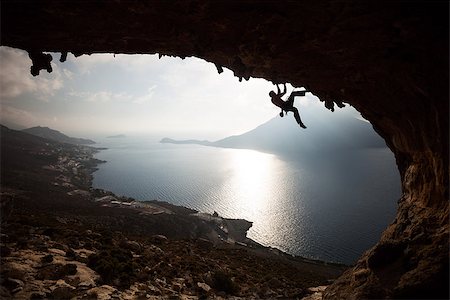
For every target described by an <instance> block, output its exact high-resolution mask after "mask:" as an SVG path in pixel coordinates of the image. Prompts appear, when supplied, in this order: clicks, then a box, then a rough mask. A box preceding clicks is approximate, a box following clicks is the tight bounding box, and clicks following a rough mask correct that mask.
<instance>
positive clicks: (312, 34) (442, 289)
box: [1, 0, 449, 299]
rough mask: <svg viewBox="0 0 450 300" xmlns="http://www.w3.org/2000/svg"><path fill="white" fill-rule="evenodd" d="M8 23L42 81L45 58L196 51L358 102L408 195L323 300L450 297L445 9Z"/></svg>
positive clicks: (200, 6)
mask: <svg viewBox="0 0 450 300" xmlns="http://www.w3.org/2000/svg"><path fill="white" fill-rule="evenodd" d="M1 26H2V40H1V44H2V45H6V46H11V47H16V48H21V49H25V50H28V51H29V53H30V57H31V58H32V59H33V62H34V67H33V69H32V72H33V73H35V74H36V73H37V71H38V70H39V69H48V67H49V65H48V57H46V56H45V55H42V54H41V53H42V52H43V51H54V52H63V53H64V52H72V53H74V54H75V55H81V54H90V53H102V52H108V53H159V54H161V55H173V56H180V57H187V56H196V57H200V58H203V59H205V60H207V61H210V62H213V63H215V64H216V66H217V69H218V71H219V72H220V71H221V69H222V67H227V68H229V69H231V70H233V71H234V73H235V75H236V76H238V77H241V78H244V79H248V78H249V77H250V76H252V77H263V78H266V79H268V80H271V81H273V82H274V83H279V82H280V83H281V82H290V83H292V84H293V85H294V86H305V87H307V88H308V89H310V90H311V91H312V92H313V93H314V94H315V95H317V96H318V97H319V98H320V99H321V101H324V102H325V105H326V106H327V107H328V108H330V109H332V108H333V106H334V104H338V105H340V104H341V101H344V102H346V103H349V104H350V105H352V106H354V107H355V108H356V109H357V110H359V111H360V112H361V113H362V115H363V116H364V117H365V118H366V119H368V120H369V121H370V122H371V123H372V125H373V127H374V129H375V130H376V131H377V132H378V133H379V134H380V135H381V136H382V137H383V138H384V139H385V140H386V142H387V144H388V146H389V147H390V148H391V150H392V151H393V152H394V154H395V156H396V160H397V165H398V168H399V171H400V174H401V178H402V188H403V195H402V197H401V199H400V200H399V207H398V214H397V217H396V219H395V221H394V222H393V224H391V225H390V226H389V228H388V229H387V230H386V231H385V232H384V234H383V236H382V238H381V240H380V241H379V243H378V244H377V245H376V246H375V247H374V248H372V249H370V250H369V251H367V252H366V253H365V254H364V255H363V256H362V257H361V259H360V260H359V261H358V263H357V264H356V266H355V267H354V268H353V269H351V270H349V271H348V272H347V273H345V274H344V275H343V276H342V277H341V278H340V279H339V280H338V281H336V282H335V283H334V284H333V285H332V286H331V287H329V288H328V289H327V291H326V294H325V297H326V298H330V299H332V298H344V299H359V298H363V297H369V298H370V297H377V298H383V297H406V298H408V297H427V298H432V297H446V296H447V294H448V257H449V249H448V238H449V228H448V223H449V219H448V217H449V215H448V205H449V201H448V174H449V172H448V171H449V169H448V166H449V162H448V128H449V127H448V125H449V124H448V112H449V109H448V108H449V107H448V79H449V78H448V3H447V2H426V1H424V2H410V1H405V2H400V1H392V2H383V1H376V2H373V3H363V2H360V1H336V2H325V1H302V2H300V1H299V2H296V1H292V2H281V1H262V2H257V3H255V2H248V1H239V2H234V1H207V0H198V1H194V0H192V1H191V0H188V1H150V2H145V3H144V2H142V1H114V2H111V1H105V2H103V1H13V0H4V1H2V7H1ZM63 56H64V55H63ZM62 58H63V59H64V57H62Z"/></svg>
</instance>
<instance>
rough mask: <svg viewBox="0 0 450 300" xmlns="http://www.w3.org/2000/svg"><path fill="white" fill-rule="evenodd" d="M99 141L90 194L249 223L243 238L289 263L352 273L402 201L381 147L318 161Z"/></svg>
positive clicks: (143, 141) (144, 141) (154, 142)
mask: <svg viewBox="0 0 450 300" xmlns="http://www.w3.org/2000/svg"><path fill="white" fill-rule="evenodd" d="M160 138H161V137H135V138H133V137H124V138H105V139H102V140H101V141H99V144H98V145H96V146H99V147H106V148H107V149H106V150H102V151H100V152H98V153H97V154H96V158H98V159H101V160H105V161H107V162H106V163H104V164H100V165H99V166H98V171H96V172H95V173H94V180H93V186H94V187H95V188H101V189H105V190H109V191H112V192H114V193H116V194H118V195H122V196H128V197H133V198H135V199H137V200H141V201H146V200H161V201H167V202H170V203H173V204H176V205H181V206H185V207H189V208H192V209H196V210H198V211H200V212H206V213H213V212H217V213H218V214H219V215H220V216H223V217H227V218H239V219H246V220H248V221H251V222H253V226H252V227H251V228H250V230H249V232H248V237H249V238H251V239H253V240H255V241H256V242H258V243H260V244H262V245H265V246H270V247H275V248H278V249H280V250H282V251H285V252H287V253H289V254H292V255H298V256H302V257H306V258H310V259H319V260H324V261H328V262H339V263H345V264H353V263H355V262H356V260H357V259H358V258H359V257H360V256H361V254H362V253H363V252H364V251H366V250H368V249H369V248H370V247H371V246H373V245H374V244H375V243H376V242H377V241H378V240H379V238H380V236H381V234H382V232H383V230H384V229H385V228H386V227H387V226H388V225H389V224H390V223H391V222H392V221H393V220H394V216H395V211H396V207H397V201H398V199H399V198H400V195H401V189H400V177H399V173H398V170H397V168H396V164H395V159H394V156H393V154H392V152H390V150H389V149H387V148H369V149H367V148H366V149H358V150H351V152H349V153H347V155H345V156H344V157H342V156H340V155H339V154H336V153H328V154H319V155H315V156H314V157H308V156H307V155H306V156H302V155H301V154H299V155H298V156H295V155H294V156H292V155H290V156H283V155H279V154H273V153H264V152H259V151H255V150H247V149H228V148H215V147H208V146H200V145H180V144H162V143H159V140H160Z"/></svg>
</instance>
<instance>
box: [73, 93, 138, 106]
mask: <svg viewBox="0 0 450 300" xmlns="http://www.w3.org/2000/svg"><path fill="white" fill-rule="evenodd" d="M68 95H69V96H71V97H75V98H80V99H81V100H84V101H87V102H97V103H106V102H129V101H130V100H131V99H132V96H131V95H129V94H127V93H112V92H108V91H99V92H75V91H71V92H69V93H68Z"/></svg>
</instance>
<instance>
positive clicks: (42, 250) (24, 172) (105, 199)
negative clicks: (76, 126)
mask: <svg viewBox="0 0 450 300" xmlns="http://www.w3.org/2000/svg"><path fill="white" fill-rule="evenodd" d="M2 133H3V132H2ZM8 134H12V133H5V134H2V136H1V138H2V144H1V145H2V155H8V156H9V157H8V161H9V162H13V161H15V162H17V163H14V164H12V165H11V166H9V165H8V164H6V165H5V166H2V172H3V174H2V175H6V176H4V178H6V180H4V181H3V182H2V235H1V237H2V238H1V251H2V256H1V259H2V275H3V277H2V278H5V279H4V280H3V281H2V291H1V293H2V296H3V297H5V298H21V297H22V298H23V297H25V298H27V297H28V298H29V297H31V296H33V295H34V296H36V297H37V296H40V297H41V298H42V297H43V298H46V297H53V298H64V297H66V296H70V297H69V298H76V299H82V298H83V297H85V296H89V295H94V294H95V295H97V297H100V298H107V297H111V296H113V295H116V296H117V297H118V298H127V297H138V296H139V295H143V296H147V298H148V297H150V298H152V297H157V298H158V297H169V296H178V297H184V298H185V299H197V298H198V297H202V296H208V297H213V298H215V297H222V298H227V297H238V298H237V299H239V297H242V298H241V299H244V298H249V297H250V298H273V297H285V298H302V297H304V296H307V295H309V294H313V293H314V290H309V289H308V288H310V287H317V286H323V285H327V284H329V283H330V280H333V278H336V277H337V276H339V275H340V274H341V273H342V272H343V271H344V270H345V269H346V266H344V265H338V264H329V263H326V262H319V261H313V260H308V259H304V258H299V257H294V256H291V255H289V254H286V253H283V252H281V251H279V250H277V249H274V248H268V247H263V246H261V245H259V244H258V243H256V242H255V241H252V240H251V239H248V238H247V237H246V232H247V230H248V229H249V228H250V226H251V223H250V222H248V221H245V220H235V219H226V218H221V217H219V216H218V215H215V214H214V215H209V214H204V213H199V212H197V211H194V210H191V209H188V208H185V207H181V206H175V205H172V204H169V203H167V202H162V201H156V200H155V201H149V202H147V201H145V202H142V201H136V200H134V199H131V198H127V197H119V196H117V195H114V194H113V193H111V192H108V191H103V190H99V189H93V188H92V185H91V184H92V178H93V177H92V173H93V172H94V171H95V170H96V167H97V166H98V164H100V163H102V161H100V160H98V159H95V158H94V156H93V155H94V154H95V153H96V152H97V151H101V149H96V148H92V147H87V146H73V145H72V146H71V145H62V144H59V143H49V142H48V141H41V140H37V141H30V143H31V142H32V143H31V144H30V146H29V147H28V148H24V147H22V146H20V147H15V145H14V143H12V142H8V143H5V139H7V138H8ZM33 143H34V144H33ZM5 153H6V154H5ZM24 176H25V177H26V178H27V179H26V180H25V181H24V178H25V177H24ZM116 262H117V263H116ZM19 270H22V271H19ZM274 278H276V280H275V279H274ZM186 297H192V298H186ZM155 299H156V298H155Z"/></svg>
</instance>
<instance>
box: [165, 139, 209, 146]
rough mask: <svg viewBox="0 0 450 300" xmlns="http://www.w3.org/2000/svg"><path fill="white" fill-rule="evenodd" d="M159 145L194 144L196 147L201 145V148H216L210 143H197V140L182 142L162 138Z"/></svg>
mask: <svg viewBox="0 0 450 300" xmlns="http://www.w3.org/2000/svg"><path fill="white" fill-rule="evenodd" d="M160 143H163V144H196V145H203V146H216V144H215V143H214V142H210V141H206V140H204V141H199V140H183V141H177V140H174V139H170V138H163V139H162V140H161V141H160Z"/></svg>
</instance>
